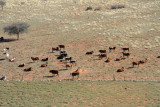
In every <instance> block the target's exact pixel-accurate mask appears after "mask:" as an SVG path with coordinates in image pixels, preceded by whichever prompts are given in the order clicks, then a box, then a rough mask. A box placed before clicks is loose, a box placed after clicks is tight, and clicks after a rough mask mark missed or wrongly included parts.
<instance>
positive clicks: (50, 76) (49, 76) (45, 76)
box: [43, 76, 55, 78]
mask: <svg viewBox="0 0 160 107" xmlns="http://www.w3.org/2000/svg"><path fill="white" fill-rule="evenodd" d="M43 77H44V78H53V77H55V76H43Z"/></svg>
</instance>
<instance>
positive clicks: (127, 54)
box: [122, 52, 130, 58]
mask: <svg viewBox="0 0 160 107" xmlns="http://www.w3.org/2000/svg"><path fill="white" fill-rule="evenodd" d="M122 54H123V58H124V56H127V58H128V57H129V56H130V53H125V52H122Z"/></svg>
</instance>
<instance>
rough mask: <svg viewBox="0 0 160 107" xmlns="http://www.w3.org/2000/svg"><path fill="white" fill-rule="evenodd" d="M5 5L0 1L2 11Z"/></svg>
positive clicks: (4, 2)
mask: <svg viewBox="0 0 160 107" xmlns="http://www.w3.org/2000/svg"><path fill="white" fill-rule="evenodd" d="M5 5H6V1H0V6H1V8H2V10H3V7H4V6H5Z"/></svg>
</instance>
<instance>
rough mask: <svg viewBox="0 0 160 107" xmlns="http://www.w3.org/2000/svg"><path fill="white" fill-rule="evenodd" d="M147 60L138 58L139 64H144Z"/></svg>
mask: <svg viewBox="0 0 160 107" xmlns="http://www.w3.org/2000/svg"><path fill="white" fill-rule="evenodd" d="M147 61H148V59H147V58H146V59H145V60H140V61H139V63H140V64H144V63H146V62H147Z"/></svg>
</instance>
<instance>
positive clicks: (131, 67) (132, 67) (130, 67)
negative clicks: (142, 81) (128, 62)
mask: <svg viewBox="0 0 160 107" xmlns="http://www.w3.org/2000/svg"><path fill="white" fill-rule="evenodd" d="M133 68H134V67H128V68H126V69H133Z"/></svg>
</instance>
